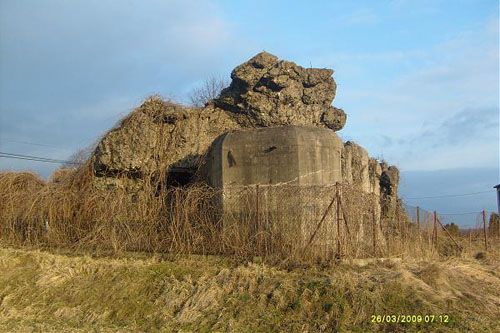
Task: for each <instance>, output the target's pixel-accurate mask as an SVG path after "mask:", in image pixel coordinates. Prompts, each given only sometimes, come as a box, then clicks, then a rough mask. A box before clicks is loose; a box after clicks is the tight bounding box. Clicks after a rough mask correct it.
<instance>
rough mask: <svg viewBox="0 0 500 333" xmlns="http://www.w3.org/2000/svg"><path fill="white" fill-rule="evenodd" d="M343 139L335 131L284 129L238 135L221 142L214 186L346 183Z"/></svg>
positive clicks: (212, 163) (211, 171)
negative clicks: (343, 164)
mask: <svg viewBox="0 0 500 333" xmlns="http://www.w3.org/2000/svg"><path fill="white" fill-rule="evenodd" d="M342 147H343V144H342V141H341V140H340V138H339V137H338V136H337V135H336V134H335V133H334V132H333V131H331V130H327V129H322V128H315V127H302V126H284V127H269V128H261V129H255V130H247V131H233V132H229V133H226V134H224V135H222V136H220V137H219V138H217V139H216V140H215V142H214V144H213V145H212V147H211V149H210V152H209V154H208V156H207V158H208V175H207V176H208V182H209V183H210V184H211V185H212V186H214V187H216V188H220V189H226V188H229V187H234V186H248V185H257V184H260V185H277V184H288V185H332V184H335V183H336V182H340V181H342V179H341V165H340V156H341V151H342Z"/></svg>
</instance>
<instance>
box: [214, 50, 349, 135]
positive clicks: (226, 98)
mask: <svg viewBox="0 0 500 333" xmlns="http://www.w3.org/2000/svg"><path fill="white" fill-rule="evenodd" d="M332 75H333V70H331V69H320V68H304V67H301V66H298V65H296V64H295V63H293V62H291V61H285V60H278V58H277V57H276V56H274V55H272V54H269V53H267V52H261V53H259V54H257V55H256V56H254V57H253V58H251V59H250V60H248V61H247V62H245V63H243V64H241V65H239V66H238V67H236V68H235V69H234V70H233V71H232V73H231V78H232V80H233V81H232V82H231V85H230V86H229V87H228V88H226V89H224V90H223V91H222V93H221V95H220V97H219V98H217V99H215V100H214V101H213V102H214V104H215V105H216V106H217V107H220V108H222V109H224V110H228V111H230V112H232V113H234V114H235V115H236V116H237V117H238V121H239V122H240V123H241V124H242V125H243V127H261V126H264V127H268V126H282V125H306V126H308V125H309V126H310V125H314V126H321V127H327V128H330V129H333V130H334V131H338V130H340V129H342V128H343V127H344V125H345V122H346V120H347V116H346V114H345V112H344V111H343V110H341V109H338V108H335V107H332V106H331V104H332V101H333V99H334V98H335V92H336V89H337V85H336V84H335V81H334V80H333V77H332Z"/></svg>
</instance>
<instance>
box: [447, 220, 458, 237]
mask: <svg viewBox="0 0 500 333" xmlns="http://www.w3.org/2000/svg"><path fill="white" fill-rule="evenodd" d="M444 227H445V228H446V230H448V232H449V233H450V234H451V235H458V233H459V231H460V229H459V228H458V225H456V224H455V223H453V222H451V223H450V224H447V225H445V226H444Z"/></svg>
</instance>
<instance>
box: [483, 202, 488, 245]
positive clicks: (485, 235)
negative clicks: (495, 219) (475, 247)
mask: <svg viewBox="0 0 500 333" xmlns="http://www.w3.org/2000/svg"><path fill="white" fill-rule="evenodd" d="M483 231H484V249H485V251H488V233H487V232H486V212H485V211H484V210H483Z"/></svg>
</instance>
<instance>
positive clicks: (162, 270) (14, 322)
mask: <svg viewBox="0 0 500 333" xmlns="http://www.w3.org/2000/svg"><path fill="white" fill-rule="evenodd" d="M497 258H498V257H496V258H494V257H493V256H491V255H487V256H486V257H485V258H483V259H481V260H477V259H474V258H472V257H471V258H467V257H466V258H452V259H447V260H442V261H437V260H435V261H432V262H429V261H420V262H417V261H410V259H408V260H403V261H402V262H397V263H394V262H391V263H372V264H369V265H366V266H363V267H360V266H356V265H348V264H342V265H339V266H336V267H329V268H328V267H324V268H320V267H314V266H309V267H288V268H279V267H278V266H269V265H265V264H259V263H257V262H258V260H256V261H254V262H252V263H249V262H242V261H239V262H237V261H233V260H230V259H227V258H222V257H215V256H183V257H177V258H173V257H166V256H161V255H146V254H144V255H143V254H132V253H125V254H123V255H120V256H110V257H106V256H99V257H95V256H90V255H88V254H84V253H79V254H77V253H74V252H66V253H64V252H62V251H56V250H50V251H41V250H33V249H31V250H30V249H26V248H25V249H14V248H8V247H1V248H0V272H1V274H0V331H2V332H89V331H94V332H209V331H218V332H257V331H258V332H332V331H341V332H375V331H390V332H400V331H408V332H429V331H439V332H466V331H474V332H492V331H499V330H500V321H499V319H498V318H500V270H499V268H500V267H499V266H500V265H499V264H500V261H499V260H498V259H497ZM401 314H404V315H422V316H423V317H422V318H423V320H422V322H421V323H372V315H401ZM425 315H430V316H435V317H434V322H433V323H430V322H429V323H425V322H424V320H425ZM440 316H448V318H449V320H448V322H447V323H444V322H441V321H442V320H444V319H446V317H440ZM431 318H432V317H428V319H429V320H431Z"/></svg>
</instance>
